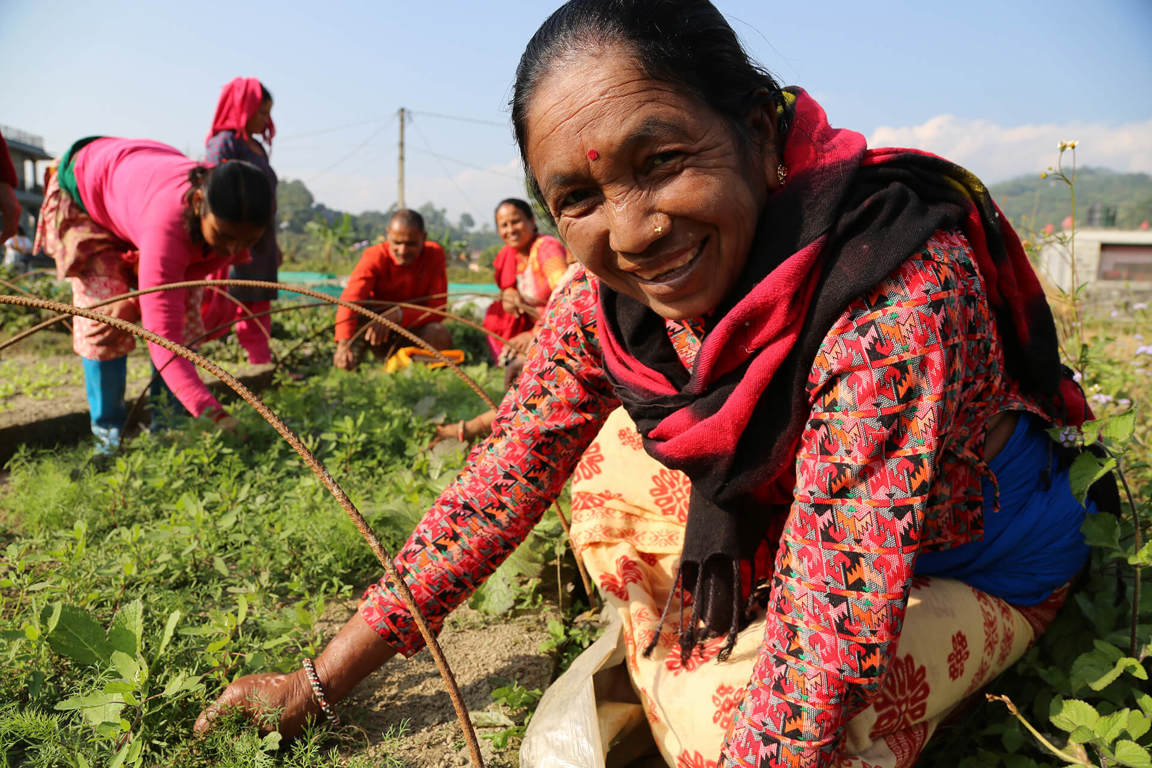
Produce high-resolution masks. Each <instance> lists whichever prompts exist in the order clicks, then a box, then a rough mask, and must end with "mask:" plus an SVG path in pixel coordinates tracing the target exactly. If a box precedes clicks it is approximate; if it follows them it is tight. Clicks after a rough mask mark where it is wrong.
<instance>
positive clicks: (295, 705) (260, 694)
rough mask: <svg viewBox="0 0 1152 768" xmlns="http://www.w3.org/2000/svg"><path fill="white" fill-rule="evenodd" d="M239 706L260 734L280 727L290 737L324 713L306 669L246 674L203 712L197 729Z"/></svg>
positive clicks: (203, 730) (198, 730)
mask: <svg viewBox="0 0 1152 768" xmlns="http://www.w3.org/2000/svg"><path fill="white" fill-rule="evenodd" d="M237 708H238V709H241V710H243V711H244V713H245V715H247V717H248V719H250V720H251V721H252V722H253V724H255V725H256V727H257V728H258V729H259V730H260V733H269V732H271V731H273V730H276V731H279V732H280V734H281V735H283V736H284V737H285V738H289V739H290V738H292V737H293V736H295V735H296V734H298V733H300V731H301V730H302V729H303V727H304V723H305V721H306V720H307V719H308V718H309V717H317V716H319V712H320V705H319V703H317V701H316V699H315V698H314V697H313V695H312V689H311V688H310V687H309V686H308V680H307V679H306V678H305V676H304V670H302V669H301V670H297V671H296V672H293V673H291V674H288V675H278V674H267V673H265V674H258V675H246V676H244V677H241V678H239V679H238V680H236V681H235V682H234V683H232V684H231V685H229V686H228V687H227V688H225V689H224V693H222V694H220V698H218V699H216V702H215V703H214V704H213V705H212V706H210V707H208V709H206V710H204V711H203V712H201V713H200V717H198V718H196V725H195V726H194V727H193V729H194V730H195V732H196V733H198V734H202V733H205V732H206V731H208V730H210V729H211V728H212V723H213V721H214V720H215V719H216V718H217V717H218V716H219V715H221V714H223V712H224V711H225V710H228V709H237ZM277 713H279V718H277V717H276V715H277Z"/></svg>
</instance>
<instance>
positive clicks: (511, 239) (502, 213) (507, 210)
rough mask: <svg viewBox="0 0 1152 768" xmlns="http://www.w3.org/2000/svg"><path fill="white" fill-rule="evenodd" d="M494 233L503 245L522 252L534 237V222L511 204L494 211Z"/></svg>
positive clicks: (505, 204)
mask: <svg viewBox="0 0 1152 768" xmlns="http://www.w3.org/2000/svg"><path fill="white" fill-rule="evenodd" d="M496 231H497V232H499V233H500V239H501V240H503V241H504V244H505V245H510V246H512V247H513V248H515V249H516V250H518V251H523V250H526V249H527V248H528V246H529V245H531V244H532V240H533V239H535V237H536V221H535V220H534V219H533V218H532V217H530V216H525V215H524V212H523V211H521V210H520V209H519V208H517V207H516V206H514V205H512V204H511V203H504V205H502V206H500V207H499V208H497V209H496Z"/></svg>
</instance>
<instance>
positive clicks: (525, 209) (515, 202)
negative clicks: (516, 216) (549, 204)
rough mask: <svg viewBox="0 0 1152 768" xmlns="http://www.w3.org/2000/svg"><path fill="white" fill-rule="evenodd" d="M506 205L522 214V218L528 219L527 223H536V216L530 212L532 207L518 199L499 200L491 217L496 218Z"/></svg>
mask: <svg viewBox="0 0 1152 768" xmlns="http://www.w3.org/2000/svg"><path fill="white" fill-rule="evenodd" d="M506 205H510V206H512V207H513V208H515V209H516V210H518V211H520V213H522V214H524V217H525V218H526V219H528V221H531V222H535V221H536V214H535V213H533V212H532V206H530V205H528V201H526V200H521V199H520V198H518V197H507V198H504V199H503V200H501V201H500V202H499V203H497V204H496V210H494V211H493V212H492V215H493V216H498V215H499V214H500V209H501V208H503V207H504V206H506Z"/></svg>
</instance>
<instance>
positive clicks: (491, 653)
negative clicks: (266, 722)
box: [327, 602, 558, 768]
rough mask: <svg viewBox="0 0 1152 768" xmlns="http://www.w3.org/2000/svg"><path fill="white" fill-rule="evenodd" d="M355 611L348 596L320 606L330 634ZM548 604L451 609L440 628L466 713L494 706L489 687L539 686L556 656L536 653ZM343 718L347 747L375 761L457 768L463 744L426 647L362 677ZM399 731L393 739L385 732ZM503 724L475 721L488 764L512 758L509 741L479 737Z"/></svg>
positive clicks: (464, 753)
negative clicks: (523, 608)
mask: <svg viewBox="0 0 1152 768" xmlns="http://www.w3.org/2000/svg"><path fill="white" fill-rule="evenodd" d="M354 610H355V603H353V602H348V603H344V604H342V605H337V606H334V607H333V608H332V609H331V610H329V611H328V612H327V615H328V616H329V617H330V620H331V627H330V629H327V632H328V633H329V634H334V633H335V632H336V630H337V629H338V628H339V626H340V625H341V624H342V623H343V622H344V621H345V620H347V617H348V616H350V615H351V614H352V611H354ZM549 618H558V614H556V613H555V612H554V610H552V609H550V608H548V607H543V608H540V609H538V610H536V611H531V612H526V613H523V614H521V615H513V616H499V617H493V616H488V615H486V614H483V613H481V612H479V611H474V610H472V609H471V608H469V607H468V606H466V605H465V606H462V607H461V608H459V609H457V610H456V611H455V612H454V613H453V614H452V615H451V616H450V617H449V619H448V621H447V623H446V624H445V626H444V631H443V632H441V634H440V643H441V646H442V647H443V649H444V655H445V656H446V657H447V659H448V663H449V665H450V666H451V668H452V672H453V674H454V675H455V676H456V682H457V684H458V685H459V686H460V691H461V693H462V694H463V697H464V703H465V706H466V707H467V708H468V711H469V712H479V711H483V710H490V711H498V710H499V706H498V705H496V704H494V703H493V701H492V691H493V690H495V689H496V688H499V687H500V686H503V685H507V684H509V683H511V682H518V683H519V684H520V685H522V686H523V687H525V688H528V689H532V688H538V689H540V690H543V689H544V688H546V687H547V686H548V683H549V682H550V681H551V680H552V676H553V671H554V666H555V659H554V658H553V656H552V655H551V654H546V653H541V652H540V650H539V648H540V644H541V643H542V642H543V641H544V640H546V639H547V638H548V632H547V630H546V626H547V624H548V619H549ZM339 708H340V712H341V718H342V720H343V721H344V722H345V723H346V725H345V726H344V728H343V730H344V734H343V735H344V736H345V737H346V738H347V742H346V743H347V745H348V746H347V750H348V752H349V753H350V754H359V755H364V756H367V757H369V758H370V759H371V760H372V761H373V763H374V764H375V763H376V761H378V762H379V764H380V765H382V766H395V765H403V766H405V767H406V768H454V767H455V766H460V768H464V767H465V766H467V765H469V753H468V748H467V747H466V746H465V744H464V739H463V737H462V736H461V734H460V727H459V725H458V724H457V720H456V714H455V710H454V709H453V708H452V702H451V700H450V699H449V698H448V693H447V692H446V690H445V687H444V682H443V680H442V679H441V677H440V673H439V672H438V671H437V670H436V666H435V664H434V662H433V661H432V656H431V654H430V653H429V652H428V651H427V650H426V649H425V650H422V651H420V652H419V653H418V654H416V655H415V656H413V657H412V658H411V659H403V658H395V659H393V660H392V661H390V662H388V663H387V664H386V665H384V667H382V668H381V669H380V670H378V671H377V672H376V673H374V674H373V675H371V676H369V677H368V678H367V679H366V680H364V682H362V683H361V684H360V686H359V687H358V688H357V689H356V690H355V691H354V692H353V694H352V695H351V696H349V697H348V699H346V700H345V701H343V702H341V703H340V705H339ZM389 729H392V730H393V732H397V731H402V733H401V735H400V736H398V737H395V738H389V739H386V738H385V734H387V733H388V732H389ZM502 730H504V728H503V727H494V728H477V734H478V736H480V747H481V752H482V755H483V757H484V763H485V765H486V766H490V767H491V768H501V767H502V766H506V767H508V768H513V767H514V766H517V765H519V759H518V755H517V753H516V750H517V748H518V746H519V745H518V744H517V743H516V742H515V740H512V741H511V742H510V743H509V745H508V747H507V748H506V749H503V750H498V749H496V748H494V747H493V745H492V742H491V741H490V740H489V739H487V738H484V734H485V733H487V734H489V735H491V734H494V733H497V732H500V731H502Z"/></svg>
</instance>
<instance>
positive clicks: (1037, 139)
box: [868, 115, 1152, 183]
mask: <svg viewBox="0 0 1152 768" xmlns="http://www.w3.org/2000/svg"><path fill="white" fill-rule="evenodd" d="M1070 139H1075V140H1076V141H1078V142H1080V143H1079V146H1077V148H1076V162H1077V164H1078V165H1080V166H1088V165H1090V166H1093V167H1102V168H1110V169H1112V170H1115V171H1123V172H1129V173H1152V120H1147V121H1145V122H1142V123H1125V124H1122V125H1106V124H1104V123H1091V122H1082V121H1070V122H1067V123H1034V124H1030V125H1020V126H1014V127H1005V126H1001V125H997V124H996V123H993V122H990V121H987V120H971V119H967V118H962V117H957V116H956V115H939V116H937V117H934V118H932V119H931V120H928V121H927V122H924V123H921V124H920V125H913V126H906V127H896V126H880V127H878V128H876V129H875V130H874V131H873V132H872V134H871V135H870V136H869V137H868V145H869V146H872V147H885V146H894V147H914V148H916V149H923V150H926V151H928V152H932V153H935V154H937V155H941V156H943V157H946V158H948V159H949V160H951V161H953V162H954V163H958V164H959V165H962V166H964V167H965V168H967V169H968V170H970V171H972V172H973V173H975V174H976V175H977V176H979V177H981V178H982V179H983V180H984V181H986V182H989V183H993V182H997V181H1002V180H1004V179H1007V178H1011V177H1013V176H1019V175H1022V174H1039V173H1040V172H1042V171H1043V170H1045V169H1046V168H1047V167H1048V166H1050V165H1055V163H1056V158H1057V155H1058V154H1059V152H1058V150H1057V147H1058V145H1059V144H1060V142H1061V141H1067V140H1070Z"/></svg>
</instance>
